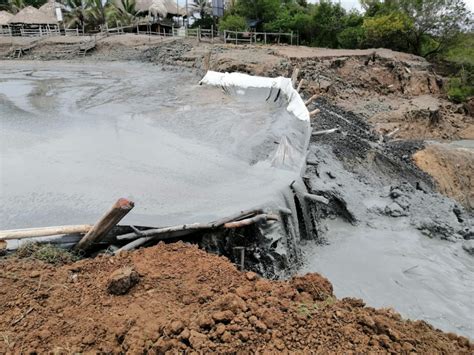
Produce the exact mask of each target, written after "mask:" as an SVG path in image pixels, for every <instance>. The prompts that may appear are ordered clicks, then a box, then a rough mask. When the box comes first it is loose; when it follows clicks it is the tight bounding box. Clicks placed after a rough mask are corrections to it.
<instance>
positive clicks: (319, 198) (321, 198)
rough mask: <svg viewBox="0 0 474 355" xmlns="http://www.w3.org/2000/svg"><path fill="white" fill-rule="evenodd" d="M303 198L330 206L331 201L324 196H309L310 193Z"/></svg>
mask: <svg viewBox="0 0 474 355" xmlns="http://www.w3.org/2000/svg"><path fill="white" fill-rule="evenodd" d="M303 196H304V198H305V199H307V200H310V201H313V202H321V203H324V204H325V205H327V204H329V200H328V199H327V198H326V197H324V196H318V195H314V194H309V193H305V194H304V195H303Z"/></svg>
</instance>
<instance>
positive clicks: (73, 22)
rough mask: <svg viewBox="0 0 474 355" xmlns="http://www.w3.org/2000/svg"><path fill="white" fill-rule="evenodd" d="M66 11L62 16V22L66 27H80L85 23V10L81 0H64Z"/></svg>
mask: <svg viewBox="0 0 474 355" xmlns="http://www.w3.org/2000/svg"><path fill="white" fill-rule="evenodd" d="M66 8H67V12H66V14H65V16H64V24H65V25H66V26H67V27H81V28H82V29H84V27H85V25H86V11H85V9H84V6H83V3H82V0H66Z"/></svg>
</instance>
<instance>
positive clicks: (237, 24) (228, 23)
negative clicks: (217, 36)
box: [219, 15, 247, 31]
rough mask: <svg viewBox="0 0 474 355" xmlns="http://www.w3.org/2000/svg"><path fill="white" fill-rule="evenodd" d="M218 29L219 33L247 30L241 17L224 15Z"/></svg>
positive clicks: (245, 23)
mask: <svg viewBox="0 0 474 355" xmlns="http://www.w3.org/2000/svg"><path fill="white" fill-rule="evenodd" d="M219 29H220V30H221V31H224V30H227V31H245V30H247V22H245V18H243V17H242V16H238V15H226V16H224V17H223V18H222V19H221V21H220V23H219Z"/></svg>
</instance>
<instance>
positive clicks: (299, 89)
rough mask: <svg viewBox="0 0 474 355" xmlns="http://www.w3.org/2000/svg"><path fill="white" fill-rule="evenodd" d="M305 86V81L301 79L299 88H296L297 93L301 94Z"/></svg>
mask: <svg viewBox="0 0 474 355" xmlns="http://www.w3.org/2000/svg"><path fill="white" fill-rule="evenodd" d="M303 84H304V79H301V80H300V82H299V84H298V87H297V88H296V92H300V91H301V87H302V86H303Z"/></svg>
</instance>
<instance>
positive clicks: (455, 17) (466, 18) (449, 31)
mask: <svg viewBox="0 0 474 355" xmlns="http://www.w3.org/2000/svg"><path fill="white" fill-rule="evenodd" d="M400 5H401V9H402V11H403V12H404V13H405V14H407V16H408V17H410V19H411V20H412V21H413V27H412V30H411V35H410V44H411V46H412V48H413V52H414V53H415V54H418V55H424V56H429V55H432V54H434V53H437V52H439V51H440V50H442V49H443V48H444V47H446V46H447V45H448V44H449V42H450V41H451V40H453V38H455V36H456V35H457V34H458V33H459V32H461V31H463V30H465V29H467V28H472V14H471V13H470V11H468V10H467V8H466V4H465V3H464V1H463V0H400ZM427 36H431V37H434V38H435V39H436V41H437V42H438V45H437V46H436V48H434V49H432V50H430V51H429V52H427V53H423V42H424V40H425V38H426V37H427Z"/></svg>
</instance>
